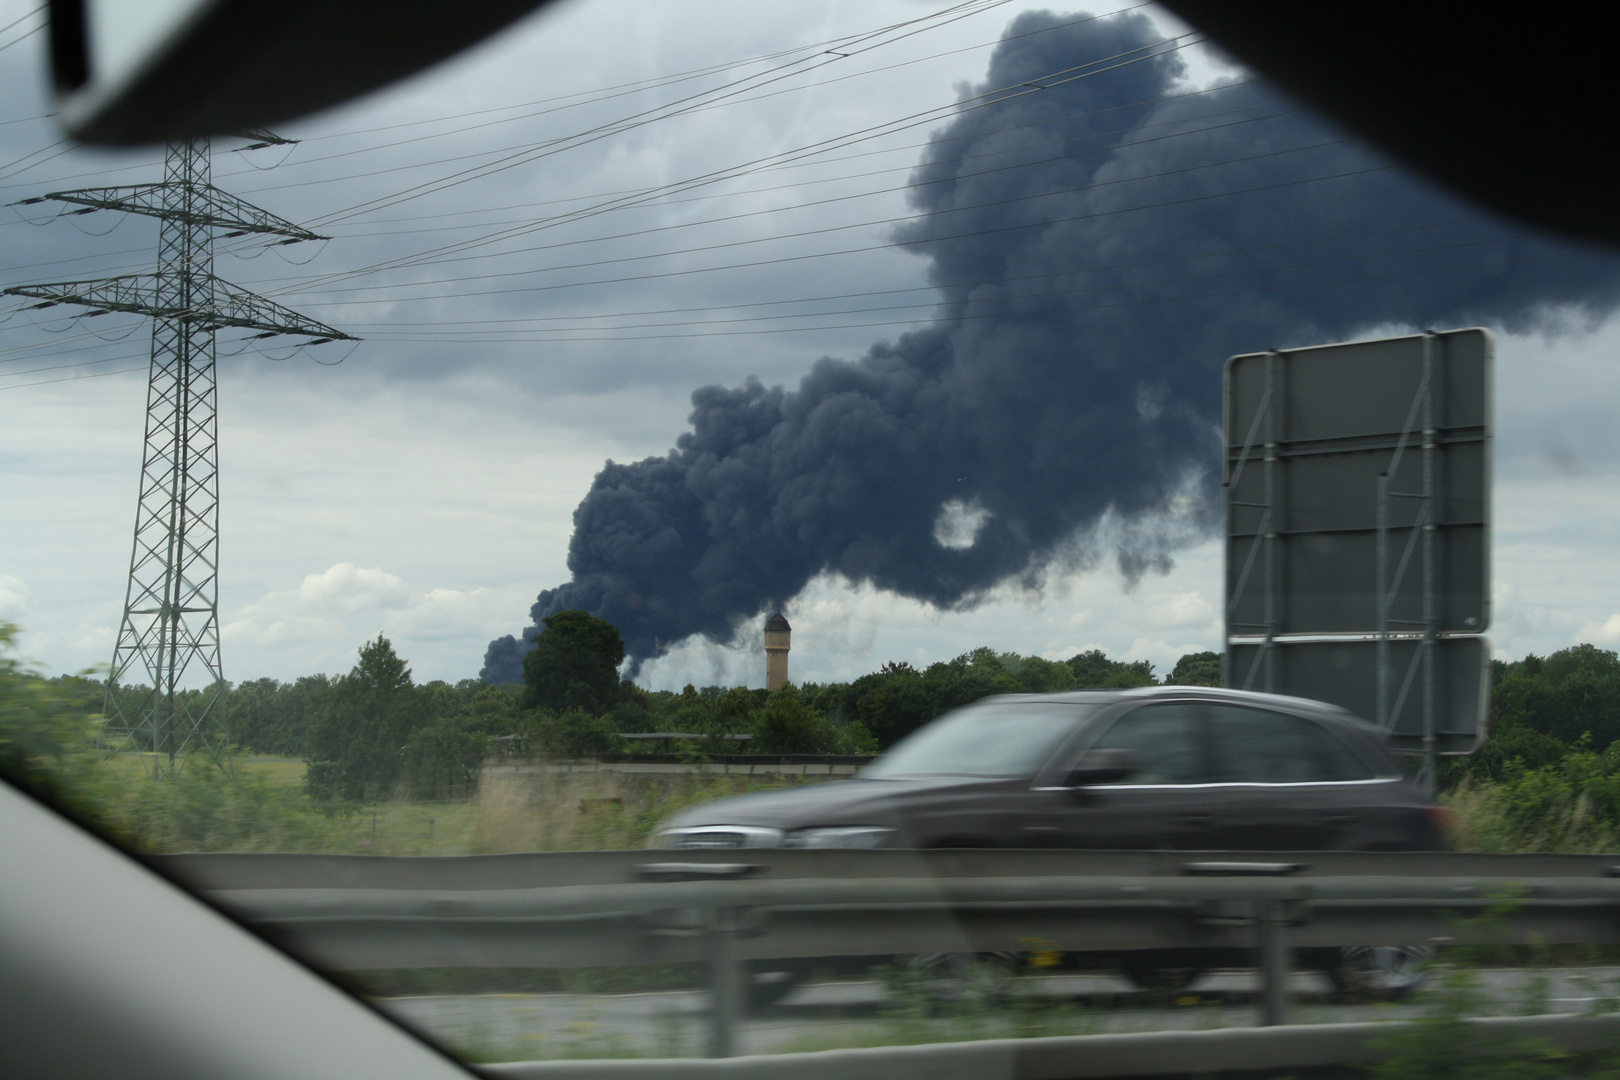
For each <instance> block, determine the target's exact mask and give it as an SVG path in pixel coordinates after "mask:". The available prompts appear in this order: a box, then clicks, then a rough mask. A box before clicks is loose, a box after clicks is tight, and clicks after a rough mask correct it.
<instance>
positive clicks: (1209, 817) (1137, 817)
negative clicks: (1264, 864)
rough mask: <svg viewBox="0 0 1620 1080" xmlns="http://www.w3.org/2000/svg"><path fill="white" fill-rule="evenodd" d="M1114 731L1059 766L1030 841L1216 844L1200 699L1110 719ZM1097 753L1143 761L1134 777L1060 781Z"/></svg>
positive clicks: (1027, 836) (1043, 792)
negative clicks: (1077, 783) (1072, 783)
mask: <svg viewBox="0 0 1620 1080" xmlns="http://www.w3.org/2000/svg"><path fill="white" fill-rule="evenodd" d="M1105 723H1106V724H1107V726H1106V727H1105V728H1104V730H1103V731H1102V732H1101V733H1100V734H1099V735H1098V736H1097V737H1096V738H1095V739H1093V740H1090V741H1089V743H1088V744H1087V745H1085V747H1084V749H1083V750H1077V751H1076V752H1074V754H1073V757H1074V761H1070V762H1060V763H1059V766H1060V767H1059V768H1058V769H1056V770H1055V771H1054V772H1053V773H1052V774H1050V775H1051V776H1052V778H1053V779H1054V783H1052V784H1049V785H1048V786H1043V787H1040V788H1038V789H1037V790H1036V791H1034V792H1032V793H1031V794H1032V795H1034V796H1035V797H1036V799H1037V803H1036V809H1035V812H1034V813H1032V814H1031V815H1029V818H1028V820H1026V821H1025V823H1024V829H1023V832H1024V842H1025V843H1026V844H1030V845H1034V846H1048V847H1071V848H1139V849H1141V848H1190V849H1201V848H1202V849H1207V848H1210V847H1213V846H1217V845H1216V842H1215V840H1214V832H1215V825H1216V822H1217V819H1218V817H1217V814H1216V812H1215V810H1214V809H1213V808H1212V807H1211V806H1210V797H1209V789H1208V788H1207V787H1204V786H1202V785H1204V784H1205V783H1207V781H1208V780H1209V751H1208V745H1207V738H1206V735H1205V728H1206V722H1205V717H1204V711H1203V708H1202V706H1200V705H1199V704H1198V703H1197V702H1194V701H1168V702H1154V703H1151V704H1146V705H1141V706H1138V707H1137V708H1135V709H1132V710H1130V711H1129V712H1127V713H1125V714H1123V715H1121V716H1119V717H1117V718H1115V719H1114V720H1112V721H1111V722H1107V721H1105ZM1093 750H1127V751H1130V752H1131V753H1132V754H1133V755H1134V756H1135V759H1136V770H1135V772H1134V773H1132V774H1131V775H1130V776H1127V777H1126V778H1124V779H1122V780H1118V781H1115V782H1111V783H1106V784H1091V785H1086V786H1084V787H1078V788H1068V787H1061V786H1057V784H1056V782H1055V780H1056V778H1057V777H1061V776H1062V775H1063V774H1064V773H1066V772H1067V770H1068V769H1069V768H1072V767H1073V766H1074V764H1075V763H1076V762H1078V760H1079V759H1080V757H1081V756H1082V755H1083V754H1084V753H1089V752H1091V751H1093Z"/></svg>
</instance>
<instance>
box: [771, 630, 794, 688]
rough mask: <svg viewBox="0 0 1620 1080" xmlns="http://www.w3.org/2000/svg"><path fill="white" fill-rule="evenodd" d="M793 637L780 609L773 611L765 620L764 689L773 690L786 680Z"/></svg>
mask: <svg viewBox="0 0 1620 1080" xmlns="http://www.w3.org/2000/svg"><path fill="white" fill-rule="evenodd" d="M792 637H793V627H791V626H789V625H788V621H787V620H786V619H784V618H783V617H782V613H781V612H780V611H777V612H773V613H772V615H771V617H770V618H769V619H766V620H765V689H767V690H775V689H776V688H777V687H778V686H781V685H782V684H783V683H785V682H787V681H788V670H787V654H788V649H789V648H791V647H792V646H791V644H790V639H791V638H792Z"/></svg>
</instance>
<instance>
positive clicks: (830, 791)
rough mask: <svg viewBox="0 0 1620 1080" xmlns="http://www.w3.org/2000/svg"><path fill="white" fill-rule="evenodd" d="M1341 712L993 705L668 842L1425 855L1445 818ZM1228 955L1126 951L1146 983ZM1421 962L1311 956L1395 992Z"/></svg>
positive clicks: (1374, 953) (1100, 694)
mask: <svg viewBox="0 0 1620 1080" xmlns="http://www.w3.org/2000/svg"><path fill="white" fill-rule="evenodd" d="M1381 743H1382V740H1381V737H1380V734H1379V732H1378V730H1377V729H1376V728H1374V727H1373V726H1372V725H1370V724H1367V723H1365V722H1364V721H1361V720H1359V719H1357V718H1356V717H1354V716H1352V715H1351V714H1350V713H1347V712H1345V711H1343V710H1342V709H1338V708H1335V707H1334V706H1331V705H1324V704H1322V703H1320V702H1314V701H1306V700H1302V699H1299V698H1288V697H1279V696H1276V695H1270V694H1255V693H1246V692H1242V691H1235V690H1216V689H1209V688H1202V687H1179V686H1165V687H1149V688H1143V689H1139V690H1123V691H1081V692H1073V693H1065V694H1043V695H1034V694H1031V695H1009V696H1002V697H992V698H986V699H984V700H983V701H980V702H977V703H975V704H973V705H970V706H968V707H966V708H963V709H959V710H957V711H956V712H953V713H950V714H948V715H946V716H943V717H940V718H939V719H938V720H935V721H934V722H933V723H931V724H928V725H927V726H925V727H923V728H921V729H919V730H918V731H916V732H914V733H913V734H911V735H910V736H908V737H907V738H905V739H904V740H902V741H901V742H899V743H898V744H896V745H895V746H894V747H893V748H892V749H891V750H890V751H889V752H888V753H886V754H884V755H883V756H882V757H881V758H879V759H878V760H877V761H874V762H873V763H872V764H871V765H869V766H868V767H867V768H865V769H864V770H862V772H861V773H860V775H859V776H858V777H857V778H855V779H852V780H847V781H842V782H837V783H827V784H818V785H815V786H812V787H806V788H799V789H795V790H791V791H776V792H769V793H766V794H759V795H746V796H742V797H740V798H734V799H725V800H722V801H720V802H716V803H711V804H709V805H707V806H701V807H698V808H696V809H694V810H690V811H687V812H686V813H684V814H681V815H679V816H677V817H675V818H673V819H672V820H670V821H669V822H668V823H666V825H665V826H664V828H663V829H662V831H661V832H660V834H659V838H658V843H659V845H660V846H662V847H666V848H749V847H863V848H870V847H910V848H931V847H1059V848H1093V849H1095V848H1134V849H1142V848H1162V849H1173V850H1222V849H1224V850H1245V851H1255V850H1275V851H1305V850H1352V851H1422V850H1435V849H1438V848H1441V847H1442V846H1444V839H1445V838H1444V834H1443V832H1444V831H1443V828H1442V818H1441V815H1442V812H1441V811H1440V810H1439V809H1438V808H1437V807H1435V806H1434V805H1433V804H1432V803H1431V802H1430V800H1429V799H1427V798H1425V797H1424V795H1423V793H1422V792H1421V791H1419V790H1418V788H1417V787H1416V785H1414V784H1413V783H1412V782H1411V781H1410V780H1408V779H1407V778H1406V776H1405V775H1404V774H1403V773H1402V771H1401V769H1400V767H1399V766H1398V765H1397V764H1396V763H1395V762H1394V760H1393V759H1391V758H1390V756H1389V754H1388V753H1386V752H1385V751H1384V749H1383V748H1382V745H1381ZM1223 959H1224V960H1230V959H1233V958H1223V957H1216V956H1213V955H1211V956H1187V955H1180V954H1178V955H1176V956H1169V955H1165V956H1158V955H1132V956H1125V957H1122V958H1121V960H1122V963H1123V966H1124V968H1125V970H1126V972H1127V973H1128V974H1130V975H1131V976H1132V977H1133V978H1135V979H1137V981H1139V982H1142V983H1145V984H1155V983H1157V984H1159V985H1165V984H1173V983H1175V982H1177V981H1185V980H1187V979H1190V978H1191V977H1192V975H1193V974H1195V973H1196V972H1197V971H1198V970H1199V969H1201V968H1204V967H1208V966H1212V965H1214V964H1216V963H1219V962H1221V961H1222V960H1223ZM1422 959H1423V953H1422V951H1421V950H1417V949H1402V948H1397V947H1391V948H1389V949H1380V950H1367V949H1362V950H1355V951H1354V952H1347V953H1345V954H1343V955H1341V954H1338V953H1334V954H1332V955H1328V954H1316V955H1310V956H1305V957H1302V960H1303V961H1304V962H1305V964H1306V965H1308V966H1316V967H1322V968H1324V969H1326V970H1328V971H1329V973H1330V974H1332V975H1334V977H1335V979H1336V981H1338V982H1339V983H1340V984H1341V985H1344V986H1350V985H1354V986H1356V987H1357V988H1359V989H1369V990H1382V991H1384V992H1386V993H1398V992H1401V991H1403V990H1405V989H1407V988H1409V987H1410V986H1411V985H1413V984H1414V983H1415V982H1416V980H1417V978H1418V970H1417V968H1418V966H1419V965H1420V964H1421V961H1422Z"/></svg>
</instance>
